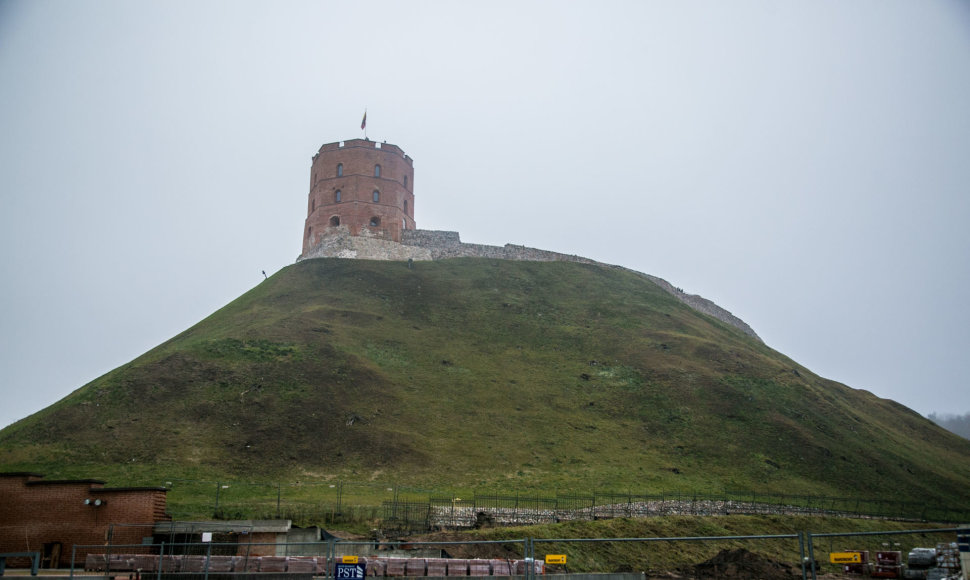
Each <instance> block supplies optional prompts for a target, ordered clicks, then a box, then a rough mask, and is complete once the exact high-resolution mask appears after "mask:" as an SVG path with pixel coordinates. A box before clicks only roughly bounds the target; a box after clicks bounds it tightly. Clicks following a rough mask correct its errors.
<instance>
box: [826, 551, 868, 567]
mask: <svg viewBox="0 0 970 580" xmlns="http://www.w3.org/2000/svg"><path fill="white" fill-rule="evenodd" d="M829 562H831V563H833V564H861V563H862V554H860V553H859V552H830V553H829Z"/></svg>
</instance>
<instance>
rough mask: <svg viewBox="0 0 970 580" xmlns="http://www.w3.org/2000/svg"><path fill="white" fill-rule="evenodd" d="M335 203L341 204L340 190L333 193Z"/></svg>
mask: <svg viewBox="0 0 970 580" xmlns="http://www.w3.org/2000/svg"><path fill="white" fill-rule="evenodd" d="M333 201H334V203H340V190H339V189H338V190H337V191H335V192H333Z"/></svg>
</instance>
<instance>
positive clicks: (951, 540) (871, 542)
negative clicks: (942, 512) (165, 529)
mask: <svg viewBox="0 0 970 580" xmlns="http://www.w3.org/2000/svg"><path fill="white" fill-rule="evenodd" d="M968 534H970V529H968V528H967V527H965V526H964V527H962V528H936V529H920V530H904V531H887V532H878V531H877V532H855V533H812V532H799V533H794V534H778V535H750V536H716V535H715V536H696V537H652V538H529V537H526V538H519V539H508V540H495V541H441V542H407V543H402V542H374V541H367V542H364V541H341V540H335V539H332V540H329V541H320V542H300V543H289V544H255V543H252V542H247V541H246V540H245V535H242V536H239V539H238V540H237V541H235V542H226V543H218V542H202V543H199V542H194V543H178V542H174V543H166V542H165V541H164V539H161V538H155V541H154V543H147V542H146V543H143V544H139V545H113V544H110V543H109V544H108V545H100V546H75V547H74V553H73V554H72V562H73V561H78V562H81V561H83V562H84V563H83V568H79V569H78V570H75V568H74V567H72V568H71V576H72V577H73V576H74V575H75V572H76V571H77V572H78V573H81V572H82V571H83V572H86V573H91V572H95V573H104V574H105V575H107V576H114V577H118V576H123V575H125V574H128V575H129V576H133V577H137V578H141V579H142V580H153V579H154V580H179V579H184V580H197V579H201V578H203V577H204V578H206V579H208V577H209V576H210V575H212V576H213V578H220V579H226V578H233V577H235V578H240V579H242V578H248V577H249V576H250V575H252V574H258V575H260V576H261V577H263V578H267V577H269V576H267V574H276V575H281V574H285V575H287V576H289V577H291V578H293V579H294V580H296V579H297V578H300V579H308V578H310V577H312V576H319V577H325V578H335V579H337V578H341V579H343V578H365V577H371V576H373V577H377V578H405V577H409V578H420V577H434V578H450V577H453V576H457V577H469V576H500V577H510V576H513V577H520V578H523V579H524V580H534V579H535V577H536V576H537V575H555V574H560V575H562V574H577V573H579V574H611V575H613V576H615V577H616V580H634V579H644V580H646V579H648V578H660V577H667V578H669V577H671V576H670V575H671V574H676V575H680V576H681V577H690V578H697V579H707V578H711V579H715V578H719V579H725V580H729V579H741V578H744V579H749V578H761V579H763V580H782V579H784V580H790V579H791V578H792V577H798V576H801V577H802V578H803V579H805V580H807V579H808V578H812V579H813V580H814V579H816V578H817V577H819V576H821V575H836V576H838V577H849V578H851V577H859V578H863V577H877V578H951V577H964V578H965V577H966V576H961V575H962V574H963V569H964V567H966V566H967V563H966V561H964V562H962V563H961V560H960V556H959V554H960V553H961V552H960V550H958V549H957V545H958V544H957V541H958V538H960V541H961V542H963V543H962V544H960V546H961V548H960V549H961V550H962V549H963V547H964V545H965V544H966V537H967V535H968ZM964 552H966V550H964ZM82 553H83V554H85V556H84V557H80V558H76V557H75V556H76V555H80V554H82ZM294 554H295V555H294ZM931 554H932V556H930V555H931ZM274 577H276V576H274Z"/></svg>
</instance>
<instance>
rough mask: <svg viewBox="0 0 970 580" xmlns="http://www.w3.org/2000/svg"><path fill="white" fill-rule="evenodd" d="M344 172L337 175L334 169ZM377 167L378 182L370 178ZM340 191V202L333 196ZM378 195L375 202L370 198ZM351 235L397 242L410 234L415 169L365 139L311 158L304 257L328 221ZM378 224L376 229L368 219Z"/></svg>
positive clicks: (397, 152) (397, 151) (393, 149)
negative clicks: (379, 170)
mask: <svg viewBox="0 0 970 580" xmlns="http://www.w3.org/2000/svg"><path fill="white" fill-rule="evenodd" d="M338 165H342V166H343V175H338V171H337V166H338ZM376 165H380V166H381V174H380V177H377V176H375V175H374V168H375V166H376ZM338 190H339V191H340V201H339V202H338V201H337V199H336V192H337V191H338ZM374 190H377V191H378V192H380V199H379V201H378V202H376V203H375V202H374V200H373V192H374ZM335 217H336V218H338V219H339V222H340V226H341V227H346V228H347V229H348V230H349V231H350V233H351V235H354V236H358V235H371V236H374V237H380V238H384V239H389V240H393V241H395V242H400V241H401V231H402V230H404V229H405V228H407V229H412V230H413V229H415V227H416V226H415V223H414V167H413V162H412V160H411V158H410V157H408V156H407V155H405V154H404V152H403V151H402V150H401V148H400V147H398V146H397V145H389V144H387V143H382V144H378V143H376V142H374V141H368V140H364V139H352V140H349V141H344V142H342V143H327V144H325V145H323V146H321V147H320V150H319V151H318V152H317V154H316V155H315V156H314V157H313V163H312V164H311V167H310V194H309V196H308V200H307V219H306V223H305V225H304V228H303V253H304V254H306V253H307V251H308V250H309V249H310V248H312V247H313V246H314V245H316V243H317V241H318V240H319V238H320V235H321V234H323V233H324V232H325V231H326V230H327V229H328V228H330V227H331V223H332V219H333V218H335ZM372 218H379V220H380V225H379V226H371V225H370V223H371V219H372Z"/></svg>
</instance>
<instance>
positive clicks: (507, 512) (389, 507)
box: [165, 480, 970, 531]
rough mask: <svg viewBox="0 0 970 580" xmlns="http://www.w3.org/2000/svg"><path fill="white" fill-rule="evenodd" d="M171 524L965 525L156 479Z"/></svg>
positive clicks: (937, 509) (894, 511)
mask: <svg viewBox="0 0 970 580" xmlns="http://www.w3.org/2000/svg"><path fill="white" fill-rule="evenodd" d="M165 484H166V486H167V487H169V488H170V492H169V498H168V503H169V513H170V514H171V515H172V516H173V517H174V518H175V519H194V518H200V517H214V518H216V519H224V520H231V519H274V518H275V519H280V518H283V519H290V520H293V521H294V523H297V524H298V525H309V524H318V525H327V524H334V523H362V522H374V521H378V520H379V521H380V522H381V525H382V527H384V528H389V529H395V528H397V529H401V530H406V531H417V530H428V529H437V528H472V527H481V526H486V525H522V524H536V523H550V522H560V521H570V520H596V519H608V518H620V517H649V516H658V515H726V514H751V515H760V514H764V515H791V514H804V515H837V516H846V517H863V518H884V519H899V520H912V521H932V522H940V523H960V522H966V521H970V506H967V505H960V506H948V505H944V504H941V503H938V502H933V501H926V502H920V501H900V500H887V499H881V498H848V497H832V496H815V495H804V494H783V493H765V492H757V491H749V490H730V491H722V492H716V493H711V492H690V491H661V492H656V493H632V492H627V493H619V492H611V491H607V492H594V493H590V494H577V493H567V494H556V495H543V494H493V493H472V494H471V495H468V494H462V495H463V496H464V497H459V496H458V495H453V494H449V495H444V494H441V493H440V492H433V491H427V490H420V489H414V488H406V487H399V486H393V485H391V486H387V485H386V484H352V483H327V484H317V483H313V484H307V483H291V484H281V483H272V484H259V483H244V482H242V483H241V482H200V481H184V480H182V481H176V482H165Z"/></svg>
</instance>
